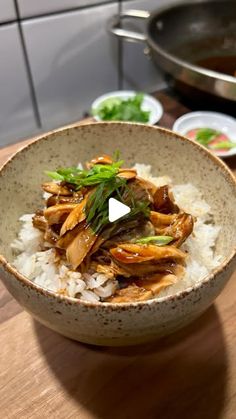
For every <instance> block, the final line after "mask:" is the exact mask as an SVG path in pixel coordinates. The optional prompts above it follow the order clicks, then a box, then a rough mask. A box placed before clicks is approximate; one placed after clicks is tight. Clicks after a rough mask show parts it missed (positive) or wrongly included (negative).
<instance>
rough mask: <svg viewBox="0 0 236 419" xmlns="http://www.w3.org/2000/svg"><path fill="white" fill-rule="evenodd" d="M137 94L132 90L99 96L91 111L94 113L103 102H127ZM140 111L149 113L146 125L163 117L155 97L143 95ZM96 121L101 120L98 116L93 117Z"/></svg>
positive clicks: (159, 104)
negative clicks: (114, 100)
mask: <svg viewBox="0 0 236 419" xmlns="http://www.w3.org/2000/svg"><path fill="white" fill-rule="evenodd" d="M137 93H138V92H135V91H134V90H118V91H115V92H109V93H105V94H104V95H102V96H99V97H98V98H97V99H96V100H95V101H94V102H93V103H92V106H91V109H92V111H95V109H97V108H98V107H99V106H100V105H101V104H102V103H103V102H105V101H106V100H107V99H116V98H118V99H122V100H127V99H130V98H133V97H134V96H135V95H136V94H137ZM141 109H142V110H143V111H149V112H150V115H149V120H148V122H147V123H148V124H150V125H154V124H156V123H157V122H158V121H160V119H161V117H162V115H163V107H162V104H161V102H159V100H157V99H156V98H155V97H153V96H151V95H147V94H144V96H143V102H142V106H141ZM93 117H94V119H95V120H96V121H101V118H100V117H99V116H98V115H94V116H93Z"/></svg>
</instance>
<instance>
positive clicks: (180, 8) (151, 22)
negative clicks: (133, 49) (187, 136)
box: [109, 0, 236, 101]
mask: <svg viewBox="0 0 236 419" xmlns="http://www.w3.org/2000/svg"><path fill="white" fill-rule="evenodd" d="M130 19H141V20H145V31H144V32H143V33H141V32H136V31H133V30H129V29H124V28H123V27H122V26H123V24H124V23H126V24H127V22H128V21H129V22H130ZM125 21H126V22H125ZM129 24H130V23H129ZM126 26H127V25H126ZM109 31H110V32H111V33H112V34H113V35H115V36H117V37H119V38H123V39H125V40H127V41H135V42H143V43H145V44H146V46H148V48H149V51H150V55H151V57H152V59H153V60H154V62H155V63H156V65H157V66H160V67H161V68H162V69H164V70H165V71H166V72H167V73H169V74H170V75H171V76H172V77H173V78H174V79H176V80H177V81H179V82H181V83H183V84H184V85H187V86H191V87H194V88H196V89H198V90H200V91H202V92H207V93H210V94H213V95H215V96H218V97H220V98H224V99H229V100H231V101H236V77H234V76H233V75H229V74H224V72H222V71H219V70H218V71H215V70H212V69H208V68H204V67H203V66H202V64H199V62H201V63H202V62H204V61H205V60H206V59H208V58H210V59H211V58H214V59H216V58H217V57H218V58H219V60H220V62H221V66H222V63H223V64H224V63H226V61H227V62H228V61H229V60H230V66H231V67H234V64H235V67H234V68H235V76H236V1H232V0H231V1H228V0H225V1H204V2H202V1H201V2H197V3H191V4H190V3H189V4H183V3H181V4H176V5H175V6H169V7H167V8H165V9H161V10H159V11H156V12H153V13H151V14H150V13H149V12H147V11H143V10H130V11H128V12H126V13H124V14H122V15H120V16H114V18H113V19H112V20H111V21H110V22H109ZM224 57H225V58H224ZM204 66H205V64H204ZM223 71H224V70H223Z"/></svg>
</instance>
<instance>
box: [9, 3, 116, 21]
mask: <svg viewBox="0 0 236 419" xmlns="http://www.w3.org/2000/svg"><path fill="white" fill-rule="evenodd" d="M4 1H7V0H4ZM99 3H110V0H49V1H48V0H18V5H19V12H20V16H21V17H22V18H25V17H29V16H30V17H31V16H38V15H41V14H47V13H55V12H60V11H63V10H70V9H73V8H79V7H86V6H93V5H98V4H99Z"/></svg>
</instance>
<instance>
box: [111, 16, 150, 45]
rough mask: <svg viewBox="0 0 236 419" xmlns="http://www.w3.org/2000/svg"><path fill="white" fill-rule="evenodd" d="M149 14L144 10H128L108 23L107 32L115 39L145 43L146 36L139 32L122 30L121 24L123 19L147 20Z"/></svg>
mask: <svg viewBox="0 0 236 419" xmlns="http://www.w3.org/2000/svg"><path fill="white" fill-rule="evenodd" d="M149 17H150V13H149V12H147V11H146V10H128V11H127V12H125V13H121V14H120V15H116V16H114V17H113V18H112V19H111V20H110V21H109V22H108V31H109V32H110V33H111V34H112V35H114V36H116V37H117V38H122V39H125V40H126V41H131V42H146V40H147V38H146V36H145V35H144V34H143V33H141V32H135V31H131V30H128V29H122V28H121V23H122V21H123V20H125V19H130V18H134V19H148V18H149Z"/></svg>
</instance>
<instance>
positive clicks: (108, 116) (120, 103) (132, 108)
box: [92, 93, 150, 123]
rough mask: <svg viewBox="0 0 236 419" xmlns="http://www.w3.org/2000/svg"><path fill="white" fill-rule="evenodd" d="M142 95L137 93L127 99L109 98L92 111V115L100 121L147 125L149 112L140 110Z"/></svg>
mask: <svg viewBox="0 0 236 419" xmlns="http://www.w3.org/2000/svg"><path fill="white" fill-rule="evenodd" d="M143 99H144V94H143V93H138V94H136V95H135V96H133V97H130V98H128V99H121V98H119V97H111V98H108V99H105V100H104V101H103V102H102V103H101V104H100V105H99V106H98V107H97V108H94V109H92V115H93V116H97V117H99V119H101V120H102V121H131V122H143V123H147V122H148V121H149V117H150V111H145V110H143V109H142V104H143Z"/></svg>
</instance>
